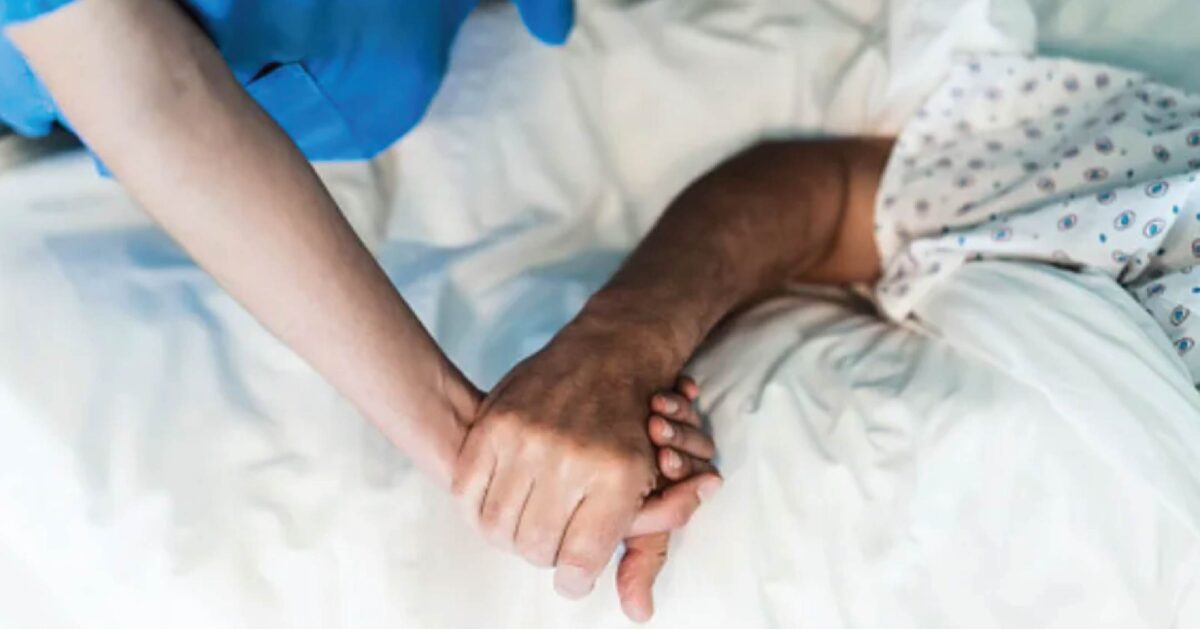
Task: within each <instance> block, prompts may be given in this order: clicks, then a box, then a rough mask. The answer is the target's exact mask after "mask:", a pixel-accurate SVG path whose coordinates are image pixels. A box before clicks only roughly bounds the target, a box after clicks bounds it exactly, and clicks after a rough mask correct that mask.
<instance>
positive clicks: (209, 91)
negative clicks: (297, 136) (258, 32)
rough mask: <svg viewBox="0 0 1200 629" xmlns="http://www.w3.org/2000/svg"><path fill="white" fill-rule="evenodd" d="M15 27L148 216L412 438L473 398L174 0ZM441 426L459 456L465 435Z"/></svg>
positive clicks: (389, 426) (405, 441)
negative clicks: (455, 404)
mask: <svg viewBox="0 0 1200 629" xmlns="http://www.w3.org/2000/svg"><path fill="white" fill-rule="evenodd" d="M10 34H11V36H12V39H13V40H14V41H15V42H16V43H17V45H18V46H19V47H21V48H22V50H23V51H24V52H25V53H26V55H27V57H28V58H29V60H30V62H31V65H32V66H33V67H34V68H35V69H36V71H37V72H38V73H39V75H40V76H41V78H42V79H43V80H44V81H45V83H46V84H47V86H48V87H49V88H50V90H51V92H52V93H53V94H54V95H55V98H56V100H57V101H58V104H59V106H60V108H61V109H62V111H63V112H64V113H65V115H66V116H67V118H68V119H69V120H70V121H71V123H72V125H73V126H74V127H75V129H76V130H77V131H78V132H79V133H80V135H81V136H82V137H83V138H84V139H85V140H86V141H87V142H88V144H89V146H90V147H91V148H92V149H93V150H94V151H95V152H96V153H97V154H98V155H99V156H100V157H101V158H102V159H103V160H104V162H105V164H106V165H107V166H108V167H109V168H110V169H111V170H112V172H113V173H114V174H115V175H116V177H117V178H118V179H119V180H120V181H121V182H122V183H123V184H124V185H125V186H126V187H127V188H128V189H129V190H130V191H131V192H132V194H133V195H134V196H135V197H136V198H137V199H138V201H139V202H140V203H141V204H142V205H143V206H144V207H145V208H146V210H147V211H148V212H149V213H150V214H151V215H152V216H153V217H154V218H155V219H156V220H157V221H158V222H159V223H160V224H161V225H162V226H163V227H164V228H165V229H166V230H167V231H168V232H169V233H170V234H171V235H172V236H174V237H175V238H176V239H177V240H178V241H179V242H180V243H181V245H182V246H183V247H184V248H185V249H187V251H188V252H189V253H190V254H191V255H192V256H193V257H194V258H195V259H196V261H197V262H198V263H199V264H200V265H201V266H203V267H204V268H205V269H206V270H208V271H209V272H210V273H211V274H212V275H213V276H214V277H215V278H216V279H217V281H219V282H220V283H221V285H222V286H223V287H225V288H226V289H227V290H228V291H229V292H230V293H231V294H232V295H233V296H234V297H235V298H237V299H238V300H239V301H240V302H241V303H242V304H244V305H245V306H246V307H247V308H248V309H249V310H250V311H251V312H252V313H253V314H254V315H255V316H257V317H258V318H259V319H260V320H261V321H262V322H263V324H264V325H265V326H266V327H268V328H269V329H270V330H271V331H273V332H274V333H275V334H277V335H278V336H279V337H280V338H281V339H282V340H283V341H284V342H286V343H287V344H288V345H289V346H291V347H292V348H293V349H295V350H296V351H297V352H298V353H300V354H301V355H302V356H303V357H304V358H305V359H307V360H308V361H309V362H310V363H311V364H312V365H313V366H314V367H315V368H316V369H318V370H319V371H320V372H321V373H322V374H323V375H324V376H325V377H326V378H327V379H329V381H330V382H331V383H332V384H333V385H334V386H336V387H337V388H338V389H339V390H340V391H341V392H342V393H343V394H345V395H346V396H347V397H348V398H349V399H350V400H351V401H352V402H354V403H355V404H356V405H357V406H358V407H359V408H360V409H361V410H362V411H363V412H364V413H365V414H367V415H368V416H370V417H371V418H372V419H373V420H374V421H375V422H376V423H377V424H379V425H380V427H381V428H382V429H384V430H385V431H386V432H388V433H389V436H390V437H392V438H393V440H395V441H397V443H398V444H399V445H401V446H405V447H410V448H411V447H412V446H414V445H416V444H414V443H413V439H412V436H413V434H414V433H415V432H420V431H421V430H424V429H425V428H427V426H422V425H421V424H420V423H421V422H427V421H436V420H439V419H441V418H440V417H439V416H444V415H446V414H447V413H448V411H449V408H448V405H447V403H446V395H447V394H449V395H451V396H457V398H458V399H462V398H463V396H464V395H465V393H464V390H465V389H466V387H467V385H466V384H465V383H464V382H462V381H461V378H460V377H459V376H458V373H457V371H455V370H454V369H453V367H452V366H450V365H449V364H448V362H447V361H446V359H445V357H444V356H443V355H442V353H441V352H440V350H439V349H438V348H437V346H436V345H435V344H434V343H433V341H432V340H431V339H430V338H429V336H428V334H427V333H426V332H425V330H424V329H423V328H422V327H421V325H420V323H419V322H418V321H417V320H416V318H415V317H414V316H413V314H412V312H411V311H410V310H409V309H408V307H407V305H406V304H405V303H404V302H403V300H402V299H401V298H400V297H399V295H398V294H397V293H396V291H395V290H394V288H393V287H392V286H391V284H390V282H389V281H388V279H387V277H386V276H385V275H384V273H383V272H382V270H381V269H380V268H379V266H378V265H377V264H376V262H375V261H374V259H373V258H372V257H371V256H370V254H369V252H367V251H366V249H365V248H364V247H363V245H362V243H361V242H360V241H359V239H358V238H357V237H356V236H355V234H354V233H353V231H352V230H351V229H350V227H349V225H348V224H347V222H346V221H345V219H344V218H343V217H342V215H341V213H340V212H339V211H338V209H337V207H336V206H335V204H334V202H333V200H332V198H331V197H330V196H329V194H328V192H327V191H326V190H325V189H324V187H323V186H322V184H321V182H320V181H319V180H318V178H317V177H316V175H315V173H314V172H313V170H312V168H311V167H310V166H309V164H308V163H307V162H306V161H305V160H304V158H303V156H302V155H301V154H300V153H299V151H298V150H297V149H296V148H295V146H294V145H293V144H292V143H291V142H290V141H289V140H288V138H287V137H286V136H285V135H284V134H283V132H282V131H281V130H280V129H279V128H278V127H277V126H276V125H275V124H274V122H273V121H272V120H271V119H270V118H269V117H268V116H267V115H266V114H265V113H264V112H263V111H262V110H261V109H260V108H259V107H258V106H257V105H256V104H255V103H254V102H253V100H252V99H251V98H250V97H249V96H248V95H247V94H246V93H245V92H244V90H243V89H242V88H241V86H240V85H239V84H238V83H237V81H236V80H235V79H234V77H233V76H232V74H231V73H230V71H229V70H228V69H227V68H226V67H225V65H224V62H223V61H222V59H221V58H220V56H219V54H218V53H217V51H216V50H215V49H214V48H213V47H212V45H211V44H210V43H209V42H208V40H207V39H206V38H205V37H204V35H203V34H202V33H201V32H200V31H199V30H198V29H197V28H196V27H195V26H194V25H193V24H191V23H190V22H189V21H188V19H187V18H186V16H184V15H183V14H182V12H181V11H180V10H179V9H178V8H177V7H176V6H175V5H174V3H171V2H158V1H156V0H126V1H118V2H95V3H93V2H86V1H85V2H82V3H79V4H77V5H72V6H69V7H68V8H66V9H64V10H62V11H59V12H57V13H54V14H52V15H49V16H47V17H44V18H42V19H39V20H38V21H36V22H34V23H31V24H28V25H24V26H21V27H18V28H14V29H12V31H11V33H10ZM67 34H70V40H71V42H72V44H71V45H70V46H64V45H62V44H61V41H62V40H63V38H64V37H65V36H66V35H67ZM447 389H449V390H447ZM440 430H442V432H444V433H445V434H444V435H441V437H439V439H438V440H437V441H438V443H439V444H441V445H440V446H439V447H444V448H446V449H447V451H448V452H449V456H447V457H445V458H446V461H447V462H448V461H450V460H452V457H453V451H454V450H456V448H457V445H458V444H457V442H455V439H458V438H459V436H458V435H455V434H453V431H452V430H451V426H450V424H448V423H446V422H442V424H441V429H440ZM439 434H440V433H439ZM411 453H412V454H414V455H415V456H418V457H428V456H429V453H428V452H419V451H418V452H411ZM421 463H422V465H423V466H424V467H426V468H430V467H431V466H435V465H436V463H435V462H434V461H430V460H425V461H421ZM438 473H439V474H448V470H444V469H443V470H440V471H438Z"/></svg>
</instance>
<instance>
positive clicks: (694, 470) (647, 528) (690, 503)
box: [617, 376, 721, 622]
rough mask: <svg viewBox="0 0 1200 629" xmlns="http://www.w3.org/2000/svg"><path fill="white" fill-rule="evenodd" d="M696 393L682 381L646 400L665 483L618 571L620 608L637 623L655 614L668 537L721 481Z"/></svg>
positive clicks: (689, 382)
mask: <svg viewBox="0 0 1200 629" xmlns="http://www.w3.org/2000/svg"><path fill="white" fill-rule="evenodd" d="M699 393H700V391H699V388H698V387H697V386H696V383H695V382H694V381H693V380H692V379H691V378H689V377H687V376H684V377H681V378H680V379H679V382H678V383H676V386H675V391H673V392H671V391H666V392H663V393H660V394H659V395H656V396H654V398H653V399H652V400H651V413H654V414H652V415H651V416H650V419H649V425H648V430H649V434H650V440H651V441H652V442H653V443H654V444H655V445H656V446H658V452H657V458H658V467H659V471H660V472H661V473H662V475H663V479H664V481H665V482H663V483H662V486H661V488H660V493H659V494H658V495H657V496H655V497H652V498H651V499H650V500H648V501H647V502H646V505H645V506H644V507H643V509H642V512H641V513H640V514H639V515H638V518H637V520H636V521H634V524H633V529H632V530H631V533H630V534H631V535H632V536H631V537H630V538H628V539H626V540H625V555H624V556H623V557H622V558H621V563H620V565H619V566H618V568H617V593H618V594H619V595H620V597H621V607H622V608H623V609H624V610H625V615H627V616H629V618H631V619H633V620H636V621H638V622H645V621H647V620H649V619H650V617H651V616H652V615H653V614H654V598H653V586H654V580H655V578H656V577H657V576H658V573H659V572H660V571H661V570H662V567H663V564H664V563H665V562H666V560H667V548H668V545H669V542H670V537H671V533H670V531H671V530H673V529H676V528H680V527H682V526H683V525H685V524H686V523H687V521H688V520H689V519H690V518H691V515H692V513H694V512H695V510H696V509H697V508H698V507H699V506H700V503H701V501H703V500H705V499H707V498H708V497H709V496H711V495H712V494H713V493H714V492H716V491H717V490H718V489H719V488H720V487H721V477H720V476H719V475H717V473H716V470H715V469H714V468H713V466H712V463H711V461H712V458H713V456H715V454H716V446H715V445H714V444H713V441H712V438H711V437H710V436H708V434H707V433H705V432H704V431H703V430H702V429H701V422H700V415H699V413H697V412H696V408H695V406H694V402H695V400H696V398H697V397H698V396H699ZM643 531H644V534H643V533H642V532H643Z"/></svg>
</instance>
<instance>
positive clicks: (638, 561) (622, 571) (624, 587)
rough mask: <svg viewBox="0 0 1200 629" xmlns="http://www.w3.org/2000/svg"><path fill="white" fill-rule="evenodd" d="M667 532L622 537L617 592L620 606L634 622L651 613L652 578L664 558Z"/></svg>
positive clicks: (641, 620) (646, 619)
mask: <svg viewBox="0 0 1200 629" xmlns="http://www.w3.org/2000/svg"><path fill="white" fill-rule="evenodd" d="M670 540H671V534H670V533H655V534H653V535H643V536H640V537H631V538H629V539H627V540H625V554H624V555H623V556H622V557H621V563H620V564H618V565H617V595H618V596H619V597H620V598H621V609H622V610H624V612H625V615H626V616H628V617H629V619H630V620H632V621H634V622H646V621H648V620H650V617H651V616H653V615H654V580H655V579H656V578H658V573H659V572H661V571H662V567H663V564H665V563H666V561H667V548H668V546H669V544H670Z"/></svg>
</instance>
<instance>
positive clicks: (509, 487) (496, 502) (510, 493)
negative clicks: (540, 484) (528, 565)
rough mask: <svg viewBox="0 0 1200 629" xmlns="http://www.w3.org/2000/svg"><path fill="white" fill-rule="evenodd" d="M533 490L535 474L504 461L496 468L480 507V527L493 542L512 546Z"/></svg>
mask: <svg viewBox="0 0 1200 629" xmlns="http://www.w3.org/2000/svg"><path fill="white" fill-rule="evenodd" d="M533 490H534V486H533V478H532V477H530V476H527V475H525V474H522V473H520V472H518V471H517V470H516V469H514V466H509V465H504V464H501V465H500V466H499V467H497V468H496V474H495V477H493V478H492V482H491V485H489V486H488V489H487V495H486V496H485V497H484V499H483V507H482V508H481V509H480V511H479V528H480V530H481V531H482V532H483V536H484V537H485V538H487V540H488V541H489V542H491V543H492V544H495V545H496V546H497V547H499V548H502V549H504V550H512V548H513V543H514V540H515V539H516V534H517V522H519V521H520V520H521V512H522V511H524V510H525V504H526V501H527V500H528V498H529V496H530V494H531V493H532V492H533Z"/></svg>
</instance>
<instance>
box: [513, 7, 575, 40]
mask: <svg viewBox="0 0 1200 629" xmlns="http://www.w3.org/2000/svg"><path fill="white" fill-rule="evenodd" d="M513 1H514V2H515V3H516V5H517V10H518V11H519V12H520V13H521V21H522V22H524V23H525V28H527V29H529V32H530V33H533V36H534V37H536V38H538V39H540V40H542V42H544V43H547V44H551V45H558V44H562V43H563V42H565V41H567V36H568V35H570V34H571V26H572V25H573V24H574V22H575V2H574V0H513Z"/></svg>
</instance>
